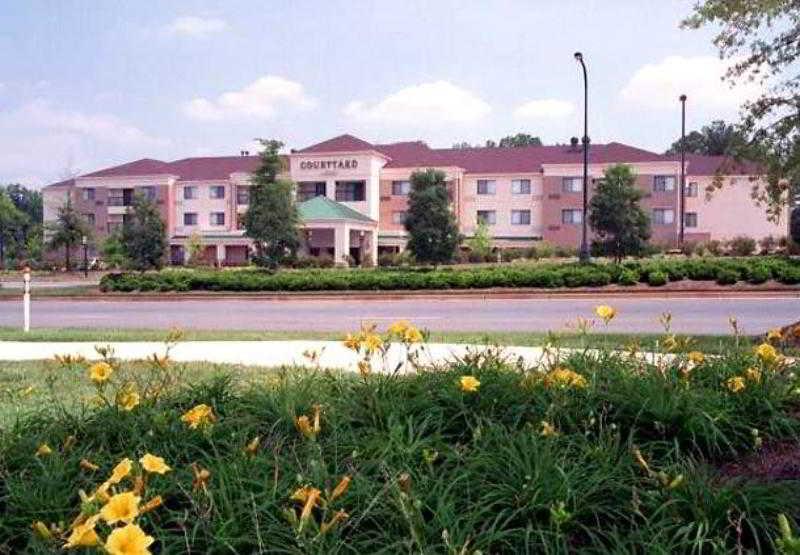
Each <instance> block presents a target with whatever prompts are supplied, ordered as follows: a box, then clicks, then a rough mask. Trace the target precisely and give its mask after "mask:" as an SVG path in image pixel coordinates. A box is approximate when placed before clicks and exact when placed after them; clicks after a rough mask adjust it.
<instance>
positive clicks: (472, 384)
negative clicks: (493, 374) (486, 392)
mask: <svg viewBox="0 0 800 555" xmlns="http://www.w3.org/2000/svg"><path fill="white" fill-rule="evenodd" d="M458 383H459V387H460V388H461V391H464V392H466V393H475V392H476V391H478V388H479V387H480V386H481V382H480V381H478V379H477V378H476V377H475V376H461V379H460V380H459V382H458Z"/></svg>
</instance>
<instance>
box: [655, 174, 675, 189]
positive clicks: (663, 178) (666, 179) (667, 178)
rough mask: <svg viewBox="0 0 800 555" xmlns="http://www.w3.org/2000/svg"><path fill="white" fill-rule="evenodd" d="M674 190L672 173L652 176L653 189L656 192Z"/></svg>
mask: <svg viewBox="0 0 800 555" xmlns="http://www.w3.org/2000/svg"><path fill="white" fill-rule="evenodd" d="M674 190H675V176H674V175H657V176H655V177H654V178H653V191H655V192H656V193H669V192H672V191H674Z"/></svg>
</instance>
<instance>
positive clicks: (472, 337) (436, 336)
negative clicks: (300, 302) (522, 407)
mask: <svg viewBox="0 0 800 555" xmlns="http://www.w3.org/2000/svg"><path fill="white" fill-rule="evenodd" d="M167 333H168V332H167V331H166V330H154V329H88V328H87V329H84V328H44V329H33V330H31V332H30V333H27V334H26V333H23V332H22V331H20V330H19V329H16V328H3V327H0V341H95V342H109V341H161V340H163V339H164V338H165V336H166V335H167ZM183 333H184V338H183V339H184V340H185V341H277V340H296V339H319V340H332V341H338V340H341V339H343V338H344V335H345V334H343V333H336V332H300V331H285V332H284V331H249V330H184V332H183ZM663 337H664V336H663V335H662V334H624V333H613V334H603V333H591V334H590V335H588V336H586V337H583V336H580V335H577V334H574V333H560V334H547V333H534V332H457V331H455V332H431V333H430V338H429V341H430V342H432V343H476V344H482V345H483V344H498V345H514V346H520V347H527V346H530V347H537V346H542V345H545V344H546V343H549V342H556V343H557V344H558V345H559V346H562V347H584V346H587V345H588V346H592V347H602V346H609V345H619V346H626V345H629V344H631V343H632V342H638V343H639V345H640V347H641V349H643V350H652V351H655V350H660V342H661V340H663ZM758 341H759V338H756V337H742V338H740V339H739V346H740V347H746V346H748V345H755V344H756V343H757V342H758ZM735 346H736V339H734V338H733V337H731V336H729V335H697V336H693V337H692V347H693V348H696V349H698V350H702V351H705V352H707V353H718V352H722V351H724V350H727V349H729V348H732V347H735ZM0 358H2V354H0Z"/></svg>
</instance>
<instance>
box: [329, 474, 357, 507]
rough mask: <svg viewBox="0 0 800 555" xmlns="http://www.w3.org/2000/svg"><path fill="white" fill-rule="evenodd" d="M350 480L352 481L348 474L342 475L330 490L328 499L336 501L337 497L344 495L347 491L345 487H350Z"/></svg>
mask: <svg viewBox="0 0 800 555" xmlns="http://www.w3.org/2000/svg"><path fill="white" fill-rule="evenodd" d="M351 481H352V478H350V476H344V477H343V478H342V479H341V480H340V481H339V483H338V484H336V487H335V488H333V492H331V497H330V500H331V501H336V500H337V499H338V498H340V497H341V496H342V495H344V494H345V493H346V492H347V489H348V488H349V487H350V482H351Z"/></svg>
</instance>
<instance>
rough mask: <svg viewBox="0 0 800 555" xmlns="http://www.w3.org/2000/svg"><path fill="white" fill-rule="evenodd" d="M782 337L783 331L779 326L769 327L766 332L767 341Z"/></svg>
mask: <svg viewBox="0 0 800 555" xmlns="http://www.w3.org/2000/svg"><path fill="white" fill-rule="evenodd" d="M781 339H783V333H781V330H780V328H775V329H771V330H769V331H768V332H767V341H780V340H781Z"/></svg>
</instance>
